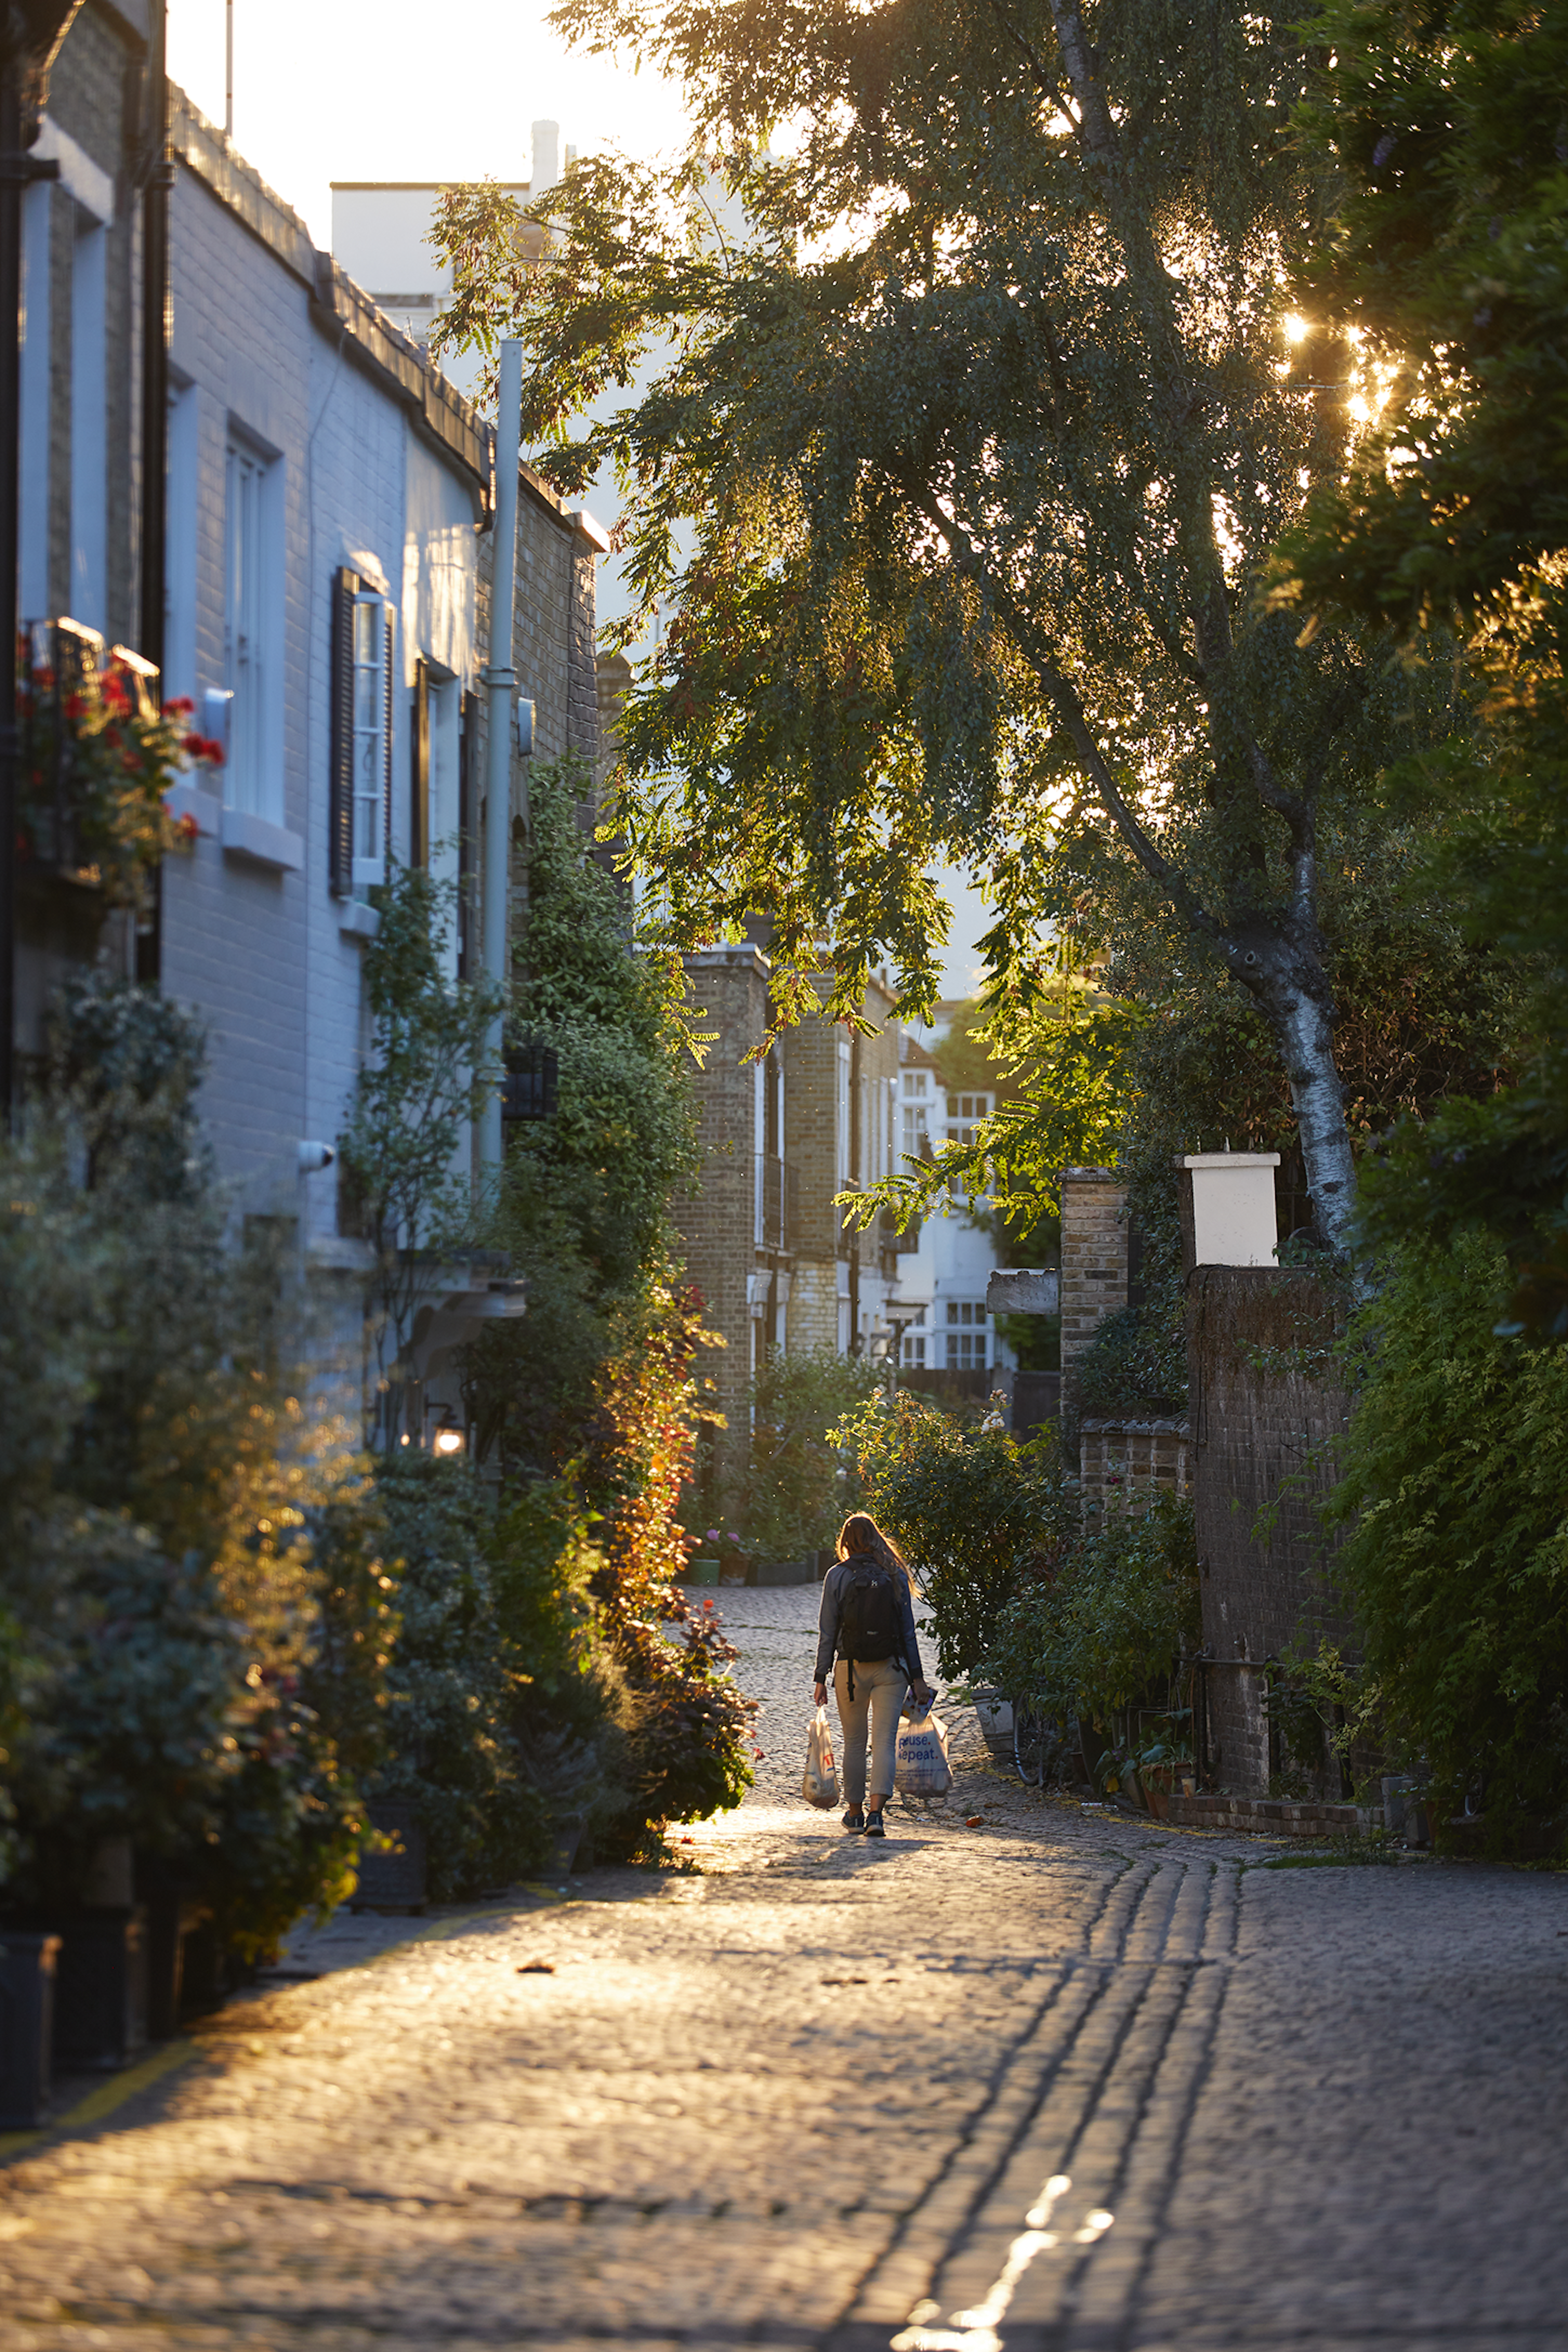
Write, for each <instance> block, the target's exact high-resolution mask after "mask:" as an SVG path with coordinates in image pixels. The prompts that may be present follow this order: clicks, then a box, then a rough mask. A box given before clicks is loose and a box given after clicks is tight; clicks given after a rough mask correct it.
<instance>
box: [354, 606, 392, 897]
mask: <svg viewBox="0 0 1568 2352" xmlns="http://www.w3.org/2000/svg"><path fill="white" fill-rule="evenodd" d="M391 768H392V615H391V614H390V613H389V612H388V611H387V608H386V604H385V602H384V601H383V599H382V597H380V596H377V595H359V596H356V597H355V599H354V879H355V881H356V882H363V883H371V882H381V881H384V880H385V878H386V844H387V828H388V824H389V823H390V820H391V814H392V798H391Z"/></svg>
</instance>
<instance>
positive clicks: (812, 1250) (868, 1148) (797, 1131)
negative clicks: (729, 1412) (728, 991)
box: [781, 975, 899, 1355]
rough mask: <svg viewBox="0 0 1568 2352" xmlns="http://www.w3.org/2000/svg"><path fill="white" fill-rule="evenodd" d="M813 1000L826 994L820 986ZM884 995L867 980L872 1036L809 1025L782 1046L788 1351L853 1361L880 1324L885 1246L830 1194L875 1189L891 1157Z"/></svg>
mask: <svg viewBox="0 0 1568 2352" xmlns="http://www.w3.org/2000/svg"><path fill="white" fill-rule="evenodd" d="M818 993H819V995H820V996H821V997H822V998H825V997H826V995H827V993H828V982H826V980H822V981H820V982H818ZM893 1006H894V999H893V994H892V992H891V990H890V989H888V988H887V987H886V986H885V984H884V983H883V982H882V981H881V980H879V979H877V978H876V977H875V976H874V975H873V978H872V979H871V980H870V982H868V984H867V988H866V998H865V1012H866V1016H867V1018H868V1019H869V1020H871V1021H873V1022H874V1023H875V1024H876V1034H874V1035H873V1036H870V1037H867V1036H862V1035H859V1034H856V1033H854V1032H852V1030H851V1029H850V1028H849V1027H848V1026H847V1025H846V1024H842V1023H838V1022H830V1021H827V1020H824V1019H823V1018H822V1017H821V1015H815V1016H811V1017H809V1018H808V1019H806V1020H804V1021H802V1022H800V1024H799V1025H798V1026H797V1027H796V1028H794V1029H791V1030H790V1031H789V1033H788V1034H786V1036H785V1038H784V1039H783V1041H782V1046H781V1051H782V1054H783V1057H784V1073H785V1088H784V1093H785V1103H786V1120H785V1147H784V1148H785V1156H786V1158H787V1159H788V1160H789V1161H790V1163H791V1165H792V1166H793V1167H794V1169H795V1171H796V1182H797V1185H798V1188H799V1195H800V1211H799V1222H798V1224H797V1228H796V1241H795V1273H794V1280H793V1282H792V1284H791V1286H790V1292H789V1318H788V1323H787V1326H786V1329H785V1332H784V1334H783V1344H784V1345H785V1346H786V1347H788V1348H789V1349H791V1350H792V1351H795V1350H800V1349H808V1348H835V1349H837V1350H838V1351H839V1353H840V1354H841V1355H845V1354H848V1353H850V1352H854V1353H855V1354H857V1355H858V1354H859V1353H860V1352H861V1351H862V1349H864V1348H865V1347H867V1346H868V1345H869V1343H870V1341H871V1339H872V1337H873V1333H874V1332H876V1331H878V1330H880V1329H881V1328H883V1327H884V1325H885V1320H886V1316H885V1310H886V1304H887V1298H888V1294H889V1291H890V1290H891V1289H892V1287H893V1286H894V1281H895V1280H896V1274H897V1258H896V1253H895V1250H894V1242H893V1238H892V1236H891V1235H890V1234H884V1233H883V1231H882V1230H881V1228H880V1226H879V1225H873V1226H872V1227H870V1228H868V1229H867V1230H866V1231H865V1232H863V1233H862V1232H859V1231H857V1230H856V1229H855V1228H853V1227H852V1226H850V1225H848V1224H847V1223H846V1222H845V1214H844V1212H843V1210H842V1209H841V1208H839V1207H837V1206H835V1203H834V1195H835V1194H837V1193H839V1192H844V1191H846V1190H848V1189H849V1188H851V1187H852V1186H858V1185H862V1184H870V1183H874V1182H875V1181H877V1179H878V1178H879V1177H882V1176H884V1175H886V1174H887V1173H888V1172H889V1171H890V1170H891V1169H892V1167H893V1165H894V1154H895V1153H896V1150H897V1148H898V1147H897V1128H896V1120H897V1111H898V1097H897V1089H898V1070H899V1029H898V1024H897V1023H896V1021H895V1020H894V1013H893Z"/></svg>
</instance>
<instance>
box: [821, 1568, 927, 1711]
mask: <svg viewBox="0 0 1568 2352" xmlns="http://www.w3.org/2000/svg"><path fill="white" fill-rule="evenodd" d="M853 1565H854V1562H853V1561H852V1560H847V1559H840V1560H835V1561H834V1563H833V1565H832V1567H831V1568H830V1569H829V1570H828V1572H827V1574H826V1576H824V1577H823V1579H822V1610H821V1616H820V1617H819V1619H818V1621H817V1672H816V1677H815V1679H816V1680H817V1681H818V1682H820V1683H825V1682H831V1680H832V1675H833V1658H834V1655H835V1654H836V1652H837V1650H838V1646H839V1611H840V1608H841V1602H842V1595H843V1590H844V1586H845V1584H846V1582H847V1581H848V1580H849V1574H850V1570H851V1569H852V1566H853ZM892 1576H893V1589H894V1593H895V1594H896V1595H897V1599H898V1618H899V1625H900V1629H901V1631H902V1634H903V1639H902V1640H901V1642H900V1643H899V1646H898V1648H897V1650H896V1651H895V1652H894V1656H895V1657H896V1658H897V1659H898V1662H899V1664H900V1665H901V1666H903V1668H904V1672H905V1674H906V1675H908V1676H909V1679H910V1681H911V1682H912V1683H923V1682H924V1681H925V1675H923V1674H922V1673H921V1671H920V1647H919V1644H918V1643H917V1642H916V1641H915V1602H914V1600H913V1598H912V1596H911V1593H910V1590H909V1579H908V1578H907V1577H906V1576H905V1575H904V1571H903V1570H902V1569H900V1568H898V1567H896V1566H894V1568H893V1570H892Z"/></svg>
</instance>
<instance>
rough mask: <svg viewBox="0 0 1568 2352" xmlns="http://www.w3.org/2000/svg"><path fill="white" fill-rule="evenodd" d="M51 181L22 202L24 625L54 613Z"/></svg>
mask: <svg viewBox="0 0 1568 2352" xmlns="http://www.w3.org/2000/svg"><path fill="white" fill-rule="evenodd" d="M52 203H53V195H52V190H51V187H50V184H49V182H48V181H47V180H38V181H35V182H34V184H33V185H32V186H31V187H30V188H28V189H27V190H26V192H25V193H24V194H23V197H22V266H23V280H22V283H23V326H24V336H25V340H24V342H23V347H22V374H21V400H22V421H21V436H22V437H21V481H20V486H19V487H20V497H21V518H20V530H21V543H20V551H19V552H20V562H21V572H20V579H19V589H20V595H21V604H22V614H21V617H22V618H23V619H24V620H25V621H41V620H42V619H43V618H44V616H45V614H47V612H48V610H49V426H50V411H49V373H50V371H49V229H50V224H51V222H52V220H53V217H54V215H53V212H52V209H51V207H52Z"/></svg>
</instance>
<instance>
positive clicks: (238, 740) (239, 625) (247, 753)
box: [224, 441, 283, 824]
mask: <svg viewBox="0 0 1568 2352" xmlns="http://www.w3.org/2000/svg"><path fill="white" fill-rule="evenodd" d="M273 477H274V467H273V465H272V462H271V460H270V459H268V458H266V457H262V456H260V455H259V453H258V452H257V451H256V450H254V449H250V448H248V447H246V445H245V444H244V443H243V442H240V441H231V442H230V443H229V447H228V547H227V561H226V565H225V596H224V633H225V666H226V669H227V678H226V683H227V686H228V689H229V692H230V693H231V694H232V695H233V697H234V700H233V701H232V702H231V703H230V705H229V754H228V760H227V761H226V763H225V769H224V798H225V801H226V802H227V803H228V805H229V806H230V808H235V809H243V810H245V812H246V814H248V815H250V816H259V817H266V818H267V819H268V820H269V821H270V822H271V823H273V824H281V823H282V821H283V806H282V801H283V795H282V791H281V789H280V787H281V782H282V778H281V774H280V772H279V763H278V761H277V759H276V758H275V757H274V751H273V745H274V720H273V703H274V700H275V698H276V694H277V686H278V684H279V682H280V681H279V679H278V677H277V667H278V664H277V639H276V636H275V634H274V632H275V629H276V625H277V616H276V615H275V614H274V611H273V603H274V599H273V593H272V583H273V579H274V560H273V548H272V544H271V540H272V525H273V512H272V509H273V499H272V491H273Z"/></svg>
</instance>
